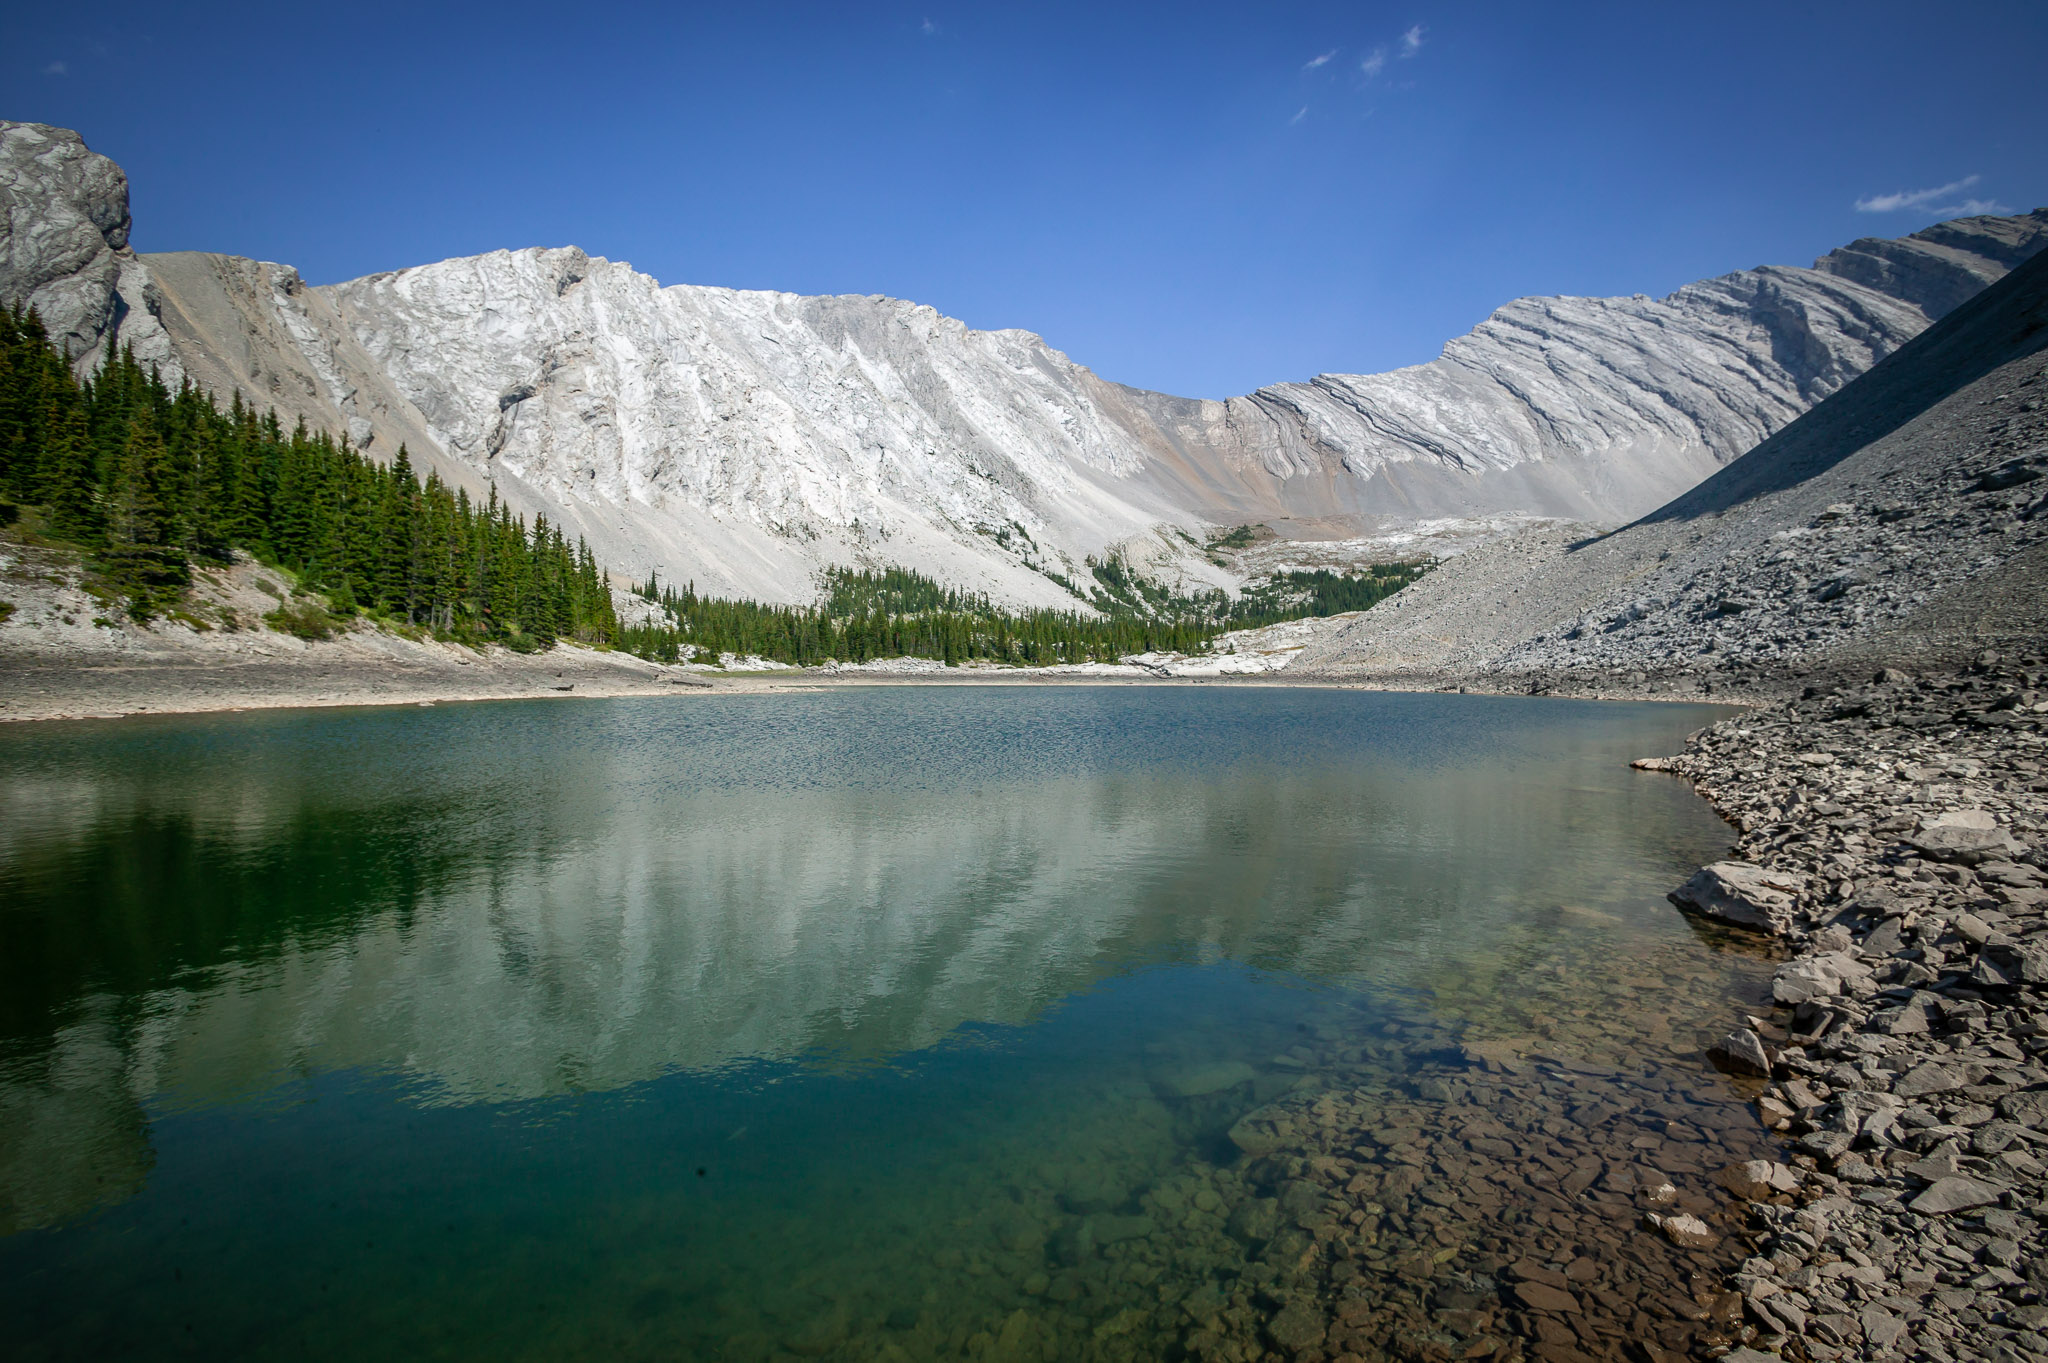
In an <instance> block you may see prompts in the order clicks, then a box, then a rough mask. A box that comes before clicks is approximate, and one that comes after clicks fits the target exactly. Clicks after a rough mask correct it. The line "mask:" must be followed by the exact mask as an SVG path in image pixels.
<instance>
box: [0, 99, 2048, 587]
mask: <svg viewBox="0 0 2048 1363" xmlns="http://www.w3.org/2000/svg"><path fill="white" fill-rule="evenodd" d="M0 204H4V207H5V210H6V217H7V224H8V236H7V238H6V241H5V242H4V243H0V295H4V296H6V297H8V298H10V299H12V298H28V299H30V300H32V301H35V302H36V303H37V304H38V306H39V307H40V308H42V310H43V312H44V315H45V318H46V320H47V321H48V322H50V324H51V325H52V326H53V329H59V331H60V334H62V335H63V336H65V337H67V338H69V339H71V340H73V341H74V353H77V354H79V355H80V356H81V357H82V359H81V363H84V364H87V365H89V364H91V363H94V362H96V357H97V355H98V354H100V353H102V351H101V349H100V347H103V346H104V345H105V344H106V343H107V342H108V340H109V339H110V338H111V339H113V340H114V341H116V343H124V344H125V343H133V344H136V345H137V347H138V353H139V354H142V355H143V356H144V357H145V358H148V359H159V360H160V362H161V363H163V364H164V366H165V369H166V373H167V374H169V375H171V376H172V377H177V376H181V375H189V376H191V378H192V379H193V380H194V381H195V382H198V383H200V384H202V385H204V386H206V387H208V388H210V389H212V390H214V391H216V392H218V393H221V394H223V395H225V394H226V393H227V392H229V391H230V390H239V391H241V392H242V393H244V394H245V396H247V397H249V398H250V399H252V400H254V401H256V402H258V403H260V404H265V405H271V406H275V407H276V408H277V409H278V410H279V412H280V414H281V415H282V416H283V417H284V418H285V419H286V420H291V419H294V418H299V417H303V418H304V419H306V420H307V421H308V422H309V423H311V424H316V425H321V426H325V427H327V428H329V429H333V430H337V431H343V430H345V431H347V432H348V433H349V434H350V436H351V438H352V439H353V440H355V441H356V443H357V444H359V445H361V446H363V447H365V448H367V449H369V450H370V451H371V452H372V453H374V454H379V455H385V456H388V455H389V454H390V453H392V452H394V451H395V450H396V449H397V447H398V446H399V445H400V444H401V443H402V444H406V445H408V446H410V447H411V449H412V450H413V452H414V454H415V457H416V459H418V460H419V461H421V462H423V463H425V464H427V465H429V466H431V467H434V468H436V469H437V470H438V471H439V472H440V473H441V474H442V476H443V477H444V478H447V479H449V480H451V481H455V482H459V483H463V484H466V485H468V486H471V487H473V488H479V489H480V488H482V487H483V486H485V485H486V484H494V485H495V486H496V487H497V488H498V490H499V492H500V494H501V495H503V496H505V497H506V498H507V499H508V500H510V501H511V502H512V503H513V504H514V505H515V506H516V507H518V508H519V509H520V510H522V511H525V512H527V513H529V514H535V513H544V514H546V515H548V516H549V517H550V519H553V520H556V521H559V522H562V523H564V524H565V525H567V526H568V527H570V528H571V529H572V531H575V532H580V533H583V534H585V535H587V536H588V537H589V538H590V540H591V541H592V543H593V546H594V547H596V548H597V550H598V552H599V553H600V555H601V556H602V557H604V558H605V559H607V560H608V561H609V562H612V563H614V564H616V565H617V566H619V567H620V568H622V569H624V570H626V571H629V572H632V573H634V574H635V575H638V574H641V573H644V572H645V571H646V570H647V569H649V568H659V569H660V571H661V572H662V573H663V575H664V576H667V577H670V578H678V579H680V578H692V579H695V580H696V582H697V583H698V585H699V587H700V588H704V589H708V590H711V591H714V592H721V593H746V594H750V595H756V596H761V597H766V598H770V599H781V600H791V599H804V598H807V597H808V596H809V595H810V593H811V590H812V581H813V575H814V574H815V572H816V570H817V569H818V568H820V567H822V566H824V565H827V564H832V563H867V564H902V565H904V566H908V567H913V568H918V569H921V570H922V571H925V572H928V573H931V574H933V575H935V576H938V577H940V578H942V579H944V580H947V581H949V582H953V583H957V584H960V585H963V586H967V587H970V588H973V589H977V590H982V591H987V592H990V593H991V594H992V595H994V596H996V597H998V598H1000V599H1004V600H1009V601H1013V602H1020V603H1036V604H1062V603H1064V604H1071V603H1072V598H1071V597H1070V596H1069V595H1067V593H1066V592H1065V590H1064V589H1063V588H1061V587H1060V586H1059V585H1057V584H1056V583H1055V582H1054V581H1053V578H1052V576H1050V575H1051V574H1062V575H1067V576H1073V575H1076V574H1081V575H1085V568H1084V566H1083V563H1084V560H1085V558H1086V557H1087V556H1089V555H1101V554H1104V553H1107V552H1110V551H1111V550H1113V549H1122V550H1123V551H1124V552H1127V553H1129V554H1130V555H1131V556H1132V557H1134V558H1135V559H1137V560H1138V561H1139V562H1140V563H1141V565H1144V566H1148V567H1149V568H1150V569H1151V571H1152V572H1153V573H1154V574H1155V575H1158V576H1161V577H1164V578H1167V579H1169V580H1177V581H1179V582H1180V583H1181V584H1182V585H1184V586H1202V585H1212V584H1214V585H1229V584H1230V583H1231V582H1232V581H1233V578H1232V576H1231V574H1230V573H1229V572H1228V571H1227V570H1225V569H1221V568H1218V567H1217V566H1215V565H1214V564H1213V563H1211V562H1210V561H1209V559H1208V557H1207V556H1206V555H1204V554H1203V553H1202V552H1200V550H1199V548H1198V544H1197V541H1199V540H1201V539H1202V538H1205V534H1206V529H1207V528H1208V527H1213V526H1218V525H1232V524H1237V523H1240V522H1264V523H1268V524H1271V525H1273V526H1274V527H1275V528H1276V529H1278V530H1279V531H1281V533H1282V534H1285V535H1291V536H1301V537H1311V538H1328V537H1332V536H1345V535H1356V534H1360V533H1364V532H1368V531H1372V530H1377V529H1384V528H1386V527H1388V526H1390V525H1394V524H1399V523H1403V522H1409V521H1414V520H1418V519H1426V518H1441V517H1462V516H1479V515H1493V514H1498V513H1501V512H1521V513H1527V514H1531V515H1540V516H1564V517H1573V518H1578V519H1583V520H1589V521H1596V522H1608V523H1611V522H1614V521H1618V520H1623V519H1627V518H1629V517H1632V516H1635V515H1638V514H1640V513H1642V512H1644V511H1647V510H1649V509H1650V508H1652V507H1655V506H1657V505H1659V504H1661V503H1663V502H1665V501H1667V500H1668V499H1669V498H1671V497H1672V496H1674V495H1676V494H1677V493H1679V492H1682V491H1684V490H1685V489H1686V488H1689V487H1691V486H1693V485H1694V484H1696V483H1698V482H1699V481H1700V480H1702V479H1703V478H1706V477H1707V476H1709V475H1711V474H1712V473H1714V472H1715V471H1716V470H1717V469H1719V468H1720V467H1721V466H1722V465H1723V464H1726V463H1727V462H1728V461H1730V460H1732V459H1734V458H1735V457H1736V456H1738V455H1740V454H1741V453H1743V452H1744V451H1745V450H1747V449H1749V448H1750V447H1752V446H1754V445H1755V444H1757V443H1758V442H1759V441H1761V440H1763V439H1765V438H1766V437H1768V436H1770V435H1771V434H1772V433H1773V432H1775V431H1777V430H1779V429H1780V428H1782V427H1783V426H1785V425H1786V424H1788V423H1789V422H1791V421H1792V420H1794V419H1795V418H1797V417H1798V416H1799V415H1800V414H1801V413H1803V412H1805V411H1806V410H1807V409H1808V408H1810V407H1812V406H1813V405H1814V404H1815V403H1817V402H1819V401H1821V400H1822V399H1823V398H1825V397H1827V396H1828V395H1829V394H1831V393H1833V392H1835V391H1836V390H1838V389H1839V388H1841V387H1842V386H1843V385H1844V384H1845V383H1847V382H1848V381H1850V380H1851V379H1853V378H1855V377H1856V376H1857V375H1859V374H1861V373H1863V372H1864V371H1865V370H1867V369H1869V368H1870V367H1871V366H1872V365H1873V364H1875V363H1877V362H1878V361H1879V360H1882V359H1883V358H1884V357H1885V356H1887V355H1889V354H1891V353H1892V352H1893V351H1895V350H1897V349H1898V348H1899V347H1900V346H1901V345H1903V344H1904V343H1905V342H1906V341H1908V340H1910V339H1911V338H1912V337H1913V336H1915V335H1917V334H1918V333H1919V332H1920V331H1921V330H1923V329H1924V328H1925V327H1926V326H1927V325H1928V324H1929V323H1930V322H1931V321H1933V320H1934V319H1936V318H1938V317H1940V316H1942V315H1943V314H1944V313H1946V312H1947V311H1949V310H1950V309H1952V308H1954V307H1956V306H1957V305H1958V304H1959V303H1961V302H1963V301H1964V300H1966V299H1967V298H1969V297H1971V296H1972V295H1974V294H1975V293H1976V292H1978V291H1980V290H1981V289H1982V288H1984V287H1985V286H1986V285H1987V284H1989V283H1990V282H1992V281H1994V280H1996V279H1998V278H2000V277H2001V276H2002V275H2004V274H2005V273H2006V272H2007V271H2008V270H2009V269H2011V268H2012V267H2013V266H2014V265H2015V264H2017V263H2019V262H2020V261H2022V260H2025V259H2026V258H2027V257H2029V256H2030V255H2032V254H2033V253H2034V252H2035V251H2037V250H2039V249H2040V248H2041V247H2042V246H2043V245H2044V244H2048V210H2044V211H2040V212H2036V213H2033V214H2030V215H2027V216H2024V217H2014V218H1972V219H1963V220H1959V221H1957V222H1952V223H1944V224H1941V225H1939V226H1937V227H1934V228H1931V229H1929V230H1928V231H1925V232H1921V233H1918V234H1915V235H1914V236H1911V237H1906V238H1902V239H1899V240H1864V241H1859V242H1856V243H1854V244H1852V245H1850V246H1847V247H1844V248H1842V249H1841V250H1838V251H1835V252H1832V253H1830V254H1829V255H1827V256H1825V257H1823V258H1822V259H1821V260H1820V261H1818V262H1816V263H1815V265H1814V266H1813V267H1812V268H1803V269H1802V268H1789V267H1776V266H1772V267H1763V268H1759V269H1754V270H1742V271H1738V272H1736V273H1733V274H1729V275H1724V276H1722V277H1720V278H1718V279H1713V280H1708V281H1705V282H1702V283H1699V284H1693V285H1689V286H1687V287H1686V288H1683V289H1680V290H1679V291H1678V292H1676V293H1674V294H1672V295H1671V296H1669V297H1667V298H1661V299H1652V298H1647V297H1642V296H1637V297H1633V298H1612V299H1593V298H1529V299H1520V300H1517V301H1515V302H1512V303H1510V304H1508V305H1507V306H1505V307H1503V308H1501V309H1500V310H1499V311H1498V312H1496V313H1495V314H1494V315H1493V316H1492V317H1490V318H1488V319H1487V321H1486V322H1484V323H1483V324H1481V325H1480V326H1479V327H1478V328H1476V329H1475V330H1473V331H1472V332H1471V333H1469V334H1467V335H1465V336H1462V337H1459V338H1458V339H1456V340H1454V341H1452V342H1450V343H1449V344H1448V345H1447V346H1446V347H1445V348H1444V353H1443V355H1442V356H1441V357H1440V358H1439V359H1437V360H1434V361H1432V362H1430V363H1429V364H1425V365H1418V366H1414V367H1412V368H1408V369H1401V370H1396V371H1394V372H1392V373H1387V374H1373V375H1352V374H1326V375H1322V376H1320V377H1318V378H1315V379H1312V380H1309V381H1308V382H1305V383H1292V384H1280V385H1275V386H1273V387H1270V388H1264V389H1261V390H1259V391H1258V392H1256V393H1252V394H1250V395H1248V396H1245V397H1239V398H1231V399H1229V400H1227V401H1208V400H1196V399H1187V398H1177V397H1171V396H1168V395H1165V394H1160V393H1150V392H1144V391H1140V390H1136V389H1131V388H1125V387H1122V386H1120V385H1117V384H1114V383H1110V382H1106V381H1104V380H1103V379H1101V378H1099V377H1097V376H1096V375H1095V374H1094V373H1092V372H1091V371H1090V370H1088V369H1086V368H1085V367H1083V366H1081V365H1078V364H1076V363H1074V362H1073V361H1072V360H1070V359H1069V358H1068V357H1067V356H1065V355H1064V354H1062V353H1060V352H1059V351H1057V350H1055V349H1053V348H1052V347H1050V346H1049V345H1047V344H1046V343H1045V342H1044V341H1043V340H1042V339H1040V338H1039V337H1037V336H1035V335H1032V334H1031V333H1028V332H1023V331H996V332H982V331H974V330H971V329H969V328H968V327H966V326H964V325H963V324H961V323H959V322H957V321H955V320H953V319H950V318H946V317H942V316H940V315H939V314H938V313H936V312H934V311H933V310H932V309H930V308H927V307H920V306H918V305H915V304H911V303H907V302H903V301H901V300H896V299H890V298H882V297H854V296H849V297H803V296H799V295H795V294H783V293H772V292H758V291H756V292H749V291H736V290H730V289H717V288H705V287H695V286H687V285H682V286H674V287H668V288H664V287H662V286H661V285H660V284H658V283H657V282H656V281H655V280H653V279H651V278H649V277H648V276H646V275H643V274H640V273H638V272H636V271H634V270H633V269H632V268H631V267H630V266H628V265H625V264H622V263H618V262H613V261H608V260H605V259H603V258H601V257H594V256H590V255H586V254H585V253H584V252H582V251H580V250H577V249H575V248H573V247H569V248H562V249H554V250H542V249H530V250H522V251H509V252H508V251H500V252H493V253H491V254H489V255H484V256H477V257H473V258H469V259H463V260H450V261H443V262H441V263H439V264H434V265H425V266H420V267H417V268H414V269H408V270H401V271H397V272H393V273H389V274H380V275H373V276H370V277H368V278H364V279H358V280H352V281H349V282H347V283H342V284H336V285H329V286H322V287H309V286H307V285H306V284H305V283H304V282H303V281H302V280H300V279H299V277H298V275H297V273H296V272H295V271H293V270H291V269H290V268H289V267H286V266H282V265H275V264H268V263H261V262H255V261H249V260H243V259H240V258H237V257H232V256H216V255H201V254H194V253H178V254H173V255H161V256H144V257H136V256H134V255H133V254H132V253H131V252H129V251H128V248H127V244H126V243H127V206H126V181H125V179H124V177H122V175H121V173H120V171H119V169H118V168H116V167H114V166H113V164H112V163H111V162H109V161H106V160H105V159H104V158H102V157H97V156H95V155H93V154H92V153H91V152H89V151H87V150H86V149H85V147H84V144H83V143H82V142H80V141H79V140H78V139H77V137H76V135H75V134H70V133H65V132H62V131H61V130H57V129H50V128H44V127H41V126H39V125H26V124H5V125H0Z"/></svg>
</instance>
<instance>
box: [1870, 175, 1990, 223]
mask: <svg viewBox="0 0 2048 1363" xmlns="http://www.w3.org/2000/svg"><path fill="white" fill-rule="evenodd" d="M1983 178H1984V177H1983V176H1981V175H1965V176H1964V177H1963V178H1962V179H1960V180H1951V181H1949V182H1948V183H1947V184H1945V185H1936V186H1935V187H1934V188H1933V189H1901V190H1898V191H1896V192H1894V193H1891V194H1869V195H1865V196H1864V197H1863V198H1861V199H1858V200H1857V201H1856V211H1857V212H1858V213H1897V212H1900V211H1901V210H1904V209H1915V210H1918V211H1920V212H1923V213H1939V214H1942V215H1943V216H1945V217H1969V216H1971V215H1973V214H1977V213H2010V212H2011V211H2012V210H2011V209H2010V208H2007V207H2006V206H2005V205H2004V204H2001V203H1999V202H1998V201H1997V200H1995V199H1978V198H1969V199H1960V200H1956V201H1955V202H1953V203H1943V202H1942V200H1944V199H1954V198H1955V196H1956V195H1958V194H1960V193H1962V192H1963V191H1964V190H1966V189H1968V188H1969V187H1970V186H1971V185H1974V184H1976V183H1977V181H1979V180H1981V179H1983Z"/></svg>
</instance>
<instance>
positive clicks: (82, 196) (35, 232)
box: [0, 121, 184, 383]
mask: <svg viewBox="0 0 2048 1363" xmlns="http://www.w3.org/2000/svg"><path fill="white" fill-rule="evenodd" d="M128 228H129V216H128V177H127V176H126V175H124V174H122V173H121V168H120V167H119V166H117V165H115V164H114V163H113V162H112V161H110V160H108V159H107V158H106V157H104V156H100V155H98V154H96V153H95V152H92V151H90V150H88V149H87V147H86V145H85V142H84V141H83V140H82V139H81V138H80V137H79V136H78V134H77V133H75V132H72V131H70V130H69V129H66V128H53V127H50V126H49V125H48V124H44V123H10V122H4V121H0V302H5V303H9V304H15V303H27V304H29V305H30V306H32V307H34V308H35V309H36V311H37V312H38V313H39V314H40V315H41V317H42V319H43V327H44V329H45V330H46V331H47V332H48V333H49V337H50V340H51V342H52V343H53V344H55V345H56V346H58V347H59V348H60V349H63V350H65V351H66V352H68V353H69V354H70V355H71V356H72V357H73V358H74V359H75V360H76V361H77V363H78V366H79V368H80V370H81V372H90V371H91V370H93V369H96V368H98V367H99V362H100V360H101V359H102V358H103V357H104V356H105V355H106V353H107V351H108V349H109V348H110V347H112V346H115V345H132V346H133V347H134V348H135V353H136V357H137V358H138V359H140V360H142V361H143V362H144V363H145V364H154V365H156V366H158V367H159V368H160V369H161V370H162V372H163V374H164V376H165V378H166V379H167V380H168V381H170V382H172V383H175V382H177V380H178V379H179V378H180V377H181V376H182V375H183V372H184V371H183V369H182V368H181V367H180V366H179V364H178V361H177V359H176V357H175V356H174V354H173V353H172V348H171V344H170V339H169V337H168V336H166V335H165V334H164V329H163V326H162V324H161V323H160V322H159V321H158V320H157V318H156V309H157V298H156V296H155V291H154V288H153V285H152V284H151V281H150V277H149V270H148V269H147V267H145V266H144V265H143V264H142V262H141V261H140V260H139V259H137V258H136V255H135V253H134V252H133V251H132V250H130V249H129V247H128Z"/></svg>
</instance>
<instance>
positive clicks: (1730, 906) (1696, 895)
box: [1671, 861, 1803, 932]
mask: <svg viewBox="0 0 2048 1363" xmlns="http://www.w3.org/2000/svg"><path fill="white" fill-rule="evenodd" d="M1802 886H1803V881H1802V880H1801V879H1800V877H1797V876H1790V875H1786V874H1784V873H1783V872H1774V871H1766V870H1765V869H1764V868H1763V867H1761V866H1755V865H1752V864H1750V863H1749V862H1746V861H1717V862H1715V863H1714V864H1713V865H1711V866H1703V867H1701V868H1700V870H1699V871H1698V872H1697V873H1696V874H1695V875H1694V876H1693V878H1692V879H1691V880H1688V881H1686V882H1685V884H1683V885H1681V886H1679V887H1678V889H1676V890H1674V891H1672V893H1671V899H1672V902H1674V903H1676V904H1677V905H1678V906H1679V907H1680V908H1687V909H1692V910H1694V911H1696V912H1699V913H1703V914H1705V915H1706V916H1707V917H1709V918H1718V919H1720V920H1721V921H1722V922H1724V923H1734V924H1736V925H1737V926H1739V927H1745V928H1757V929H1760V930H1762V931H1766V932H1778V931H1782V930H1783V929H1784V928H1785V927H1786V926H1787V925H1789V924H1790V922H1791V918H1792V910H1793V907H1794V905H1795V904H1796V902H1797V896H1798V894H1799V891H1800V889H1801V888H1802Z"/></svg>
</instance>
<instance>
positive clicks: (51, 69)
mask: <svg viewBox="0 0 2048 1363" xmlns="http://www.w3.org/2000/svg"><path fill="white" fill-rule="evenodd" d="M43 74H44V75H46V76H68V75H70V74H71V68H70V67H68V66H66V65H65V64H64V63H63V62H51V63H50V64H49V65H48V66H46V67H44V68H43Z"/></svg>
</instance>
